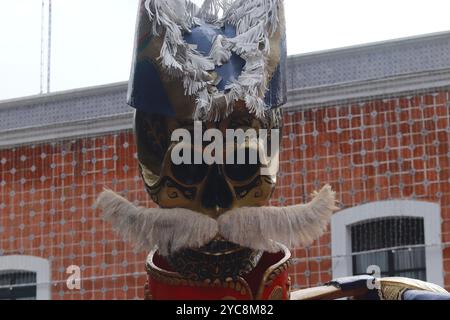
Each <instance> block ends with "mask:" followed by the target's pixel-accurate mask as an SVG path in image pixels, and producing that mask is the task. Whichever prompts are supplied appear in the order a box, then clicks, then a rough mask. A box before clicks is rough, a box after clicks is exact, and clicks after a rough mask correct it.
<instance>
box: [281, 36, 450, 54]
mask: <svg viewBox="0 0 450 320" xmlns="http://www.w3.org/2000/svg"><path fill="white" fill-rule="evenodd" d="M441 38H450V30H449V31H440V32H433V33H425V34H421V35H416V36H410V37H402V38H395V39H389V40H382V41H375V42H368V43H362V44H357V45H351V46H345V47H338V48H332V49H325V50H319V51H312V52H307V53H300V54H293V55H290V56H289V59H291V60H297V59H302V60H304V59H312V58H322V57H324V56H330V55H336V54H337V55H340V54H343V53H349V52H355V53H356V52H361V51H367V50H370V49H372V48H374V47H376V48H377V49H379V48H383V47H393V46H398V45H406V44H412V43H415V42H423V41H432V40H437V39H441Z"/></svg>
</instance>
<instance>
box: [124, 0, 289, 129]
mask: <svg viewBox="0 0 450 320" xmlns="http://www.w3.org/2000/svg"><path fill="white" fill-rule="evenodd" d="M195 2H196V3H194V1H190V0H142V2H141V4H140V9H139V14H138V21H137V28H136V40H135V50H134V59H133V65H132V72H131V77H130V82H129V90H128V104H129V105H130V106H132V107H134V108H136V109H137V110H139V111H143V112H145V113H148V114H160V115H164V116H168V117H185V118H194V119H197V120H210V121H218V120H221V119H223V118H226V117H227V116H228V115H229V114H230V113H231V112H232V111H233V108H234V106H235V104H236V102H238V101H242V102H244V103H245V106H246V107H247V108H248V110H249V112H250V113H254V114H255V115H256V116H257V117H259V118H262V117H264V114H265V112H266V111H267V110H270V109H273V108H276V107H279V106H281V105H283V104H284V103H285V102H286V96H287V94H286V32H285V22H284V9H283V1H282V0H205V1H203V3H202V4H201V5H197V3H199V2H201V1H195Z"/></svg>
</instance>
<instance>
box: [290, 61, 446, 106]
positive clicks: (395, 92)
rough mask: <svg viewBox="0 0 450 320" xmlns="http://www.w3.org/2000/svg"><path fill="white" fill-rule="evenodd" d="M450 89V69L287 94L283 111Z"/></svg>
mask: <svg viewBox="0 0 450 320" xmlns="http://www.w3.org/2000/svg"><path fill="white" fill-rule="evenodd" d="M447 87H450V69H446V70H437V71H427V72H421V73H416V74H408V75H403V76H396V77H390V78H385V79H379V80H367V81H358V82H350V83H341V84H337V85H332V86H323V87H313V88H305V89H296V90H291V91H289V95H288V102H287V104H286V105H285V106H284V109H285V110H298V109H305V108H313V107H326V106H334V105H342V104H346V103H353V102H364V101H368V100H373V99H380V98H381V99H385V98H392V97H399V96H408V95H413V94H421V93H426V92H430V91H433V90H437V89H439V88H447Z"/></svg>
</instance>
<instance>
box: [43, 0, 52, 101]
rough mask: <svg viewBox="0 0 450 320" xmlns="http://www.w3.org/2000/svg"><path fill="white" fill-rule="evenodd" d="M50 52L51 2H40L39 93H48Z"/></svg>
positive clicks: (47, 0) (46, 0) (45, 0)
mask: <svg viewBox="0 0 450 320" xmlns="http://www.w3.org/2000/svg"><path fill="white" fill-rule="evenodd" d="M51 51H52V0H42V6H41V84H40V93H41V94H43V93H49V92H50V78H51V77H50V76H51Z"/></svg>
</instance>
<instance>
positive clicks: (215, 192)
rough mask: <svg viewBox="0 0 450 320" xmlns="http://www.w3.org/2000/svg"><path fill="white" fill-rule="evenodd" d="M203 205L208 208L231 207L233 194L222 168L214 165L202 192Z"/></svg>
mask: <svg viewBox="0 0 450 320" xmlns="http://www.w3.org/2000/svg"><path fill="white" fill-rule="evenodd" d="M201 201H202V205H203V207H204V208H206V209H229V208H231V205H232V203H233V195H232V193H231V190H230V188H229V187H228V184H227V182H226V181H225V178H224V176H223V175H222V173H221V171H220V168H219V167H218V166H217V165H214V166H213V168H211V171H210V174H209V175H208V177H207V180H206V183H205V188H204V191H203V194H202V200H201Z"/></svg>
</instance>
